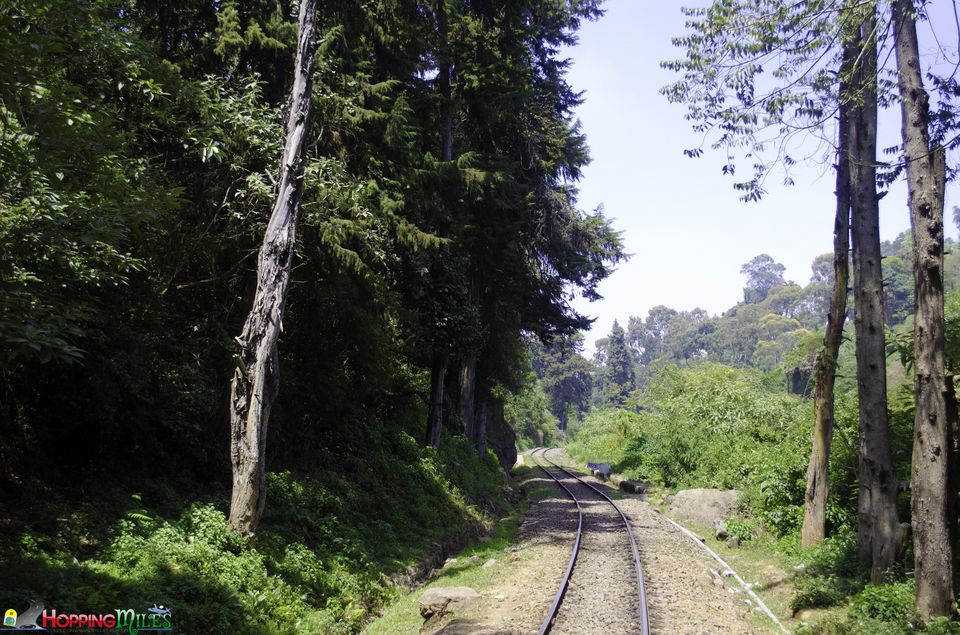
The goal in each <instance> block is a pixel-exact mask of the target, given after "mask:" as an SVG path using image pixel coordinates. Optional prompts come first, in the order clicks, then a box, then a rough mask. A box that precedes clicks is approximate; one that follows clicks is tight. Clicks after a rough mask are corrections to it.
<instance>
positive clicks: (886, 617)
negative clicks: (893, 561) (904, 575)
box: [850, 580, 916, 622]
mask: <svg viewBox="0 0 960 635" xmlns="http://www.w3.org/2000/svg"><path fill="white" fill-rule="evenodd" d="M915 602H916V589H915V588H914V583H913V580H909V581H907V582H899V583H896V584H882V585H876V584H868V585H867V586H866V588H864V589H863V591H861V592H860V593H859V594H858V595H857V597H855V598H854V600H853V603H851V605H850V613H851V615H854V616H859V617H869V618H873V619H877V620H881V621H884V622H905V621H907V620H908V619H910V618H911V617H912V616H913V608H914V603H915Z"/></svg>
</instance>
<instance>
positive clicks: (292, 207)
mask: <svg viewBox="0 0 960 635" xmlns="http://www.w3.org/2000/svg"><path fill="white" fill-rule="evenodd" d="M316 51H317V38H316V2H315V0H303V2H302V4H301V5H300V31H299V38H298V42H297V57H296V62H295V66H294V77H293V88H292V89H291V90H290V113H289V118H288V119H287V124H286V138H285V142H284V148H283V157H282V159H281V162H280V186H279V189H278V191H277V199H276V201H275V202H274V205H273V210H272V211H271V213H270V222H269V224H268V225H267V230H266V233H265V235H264V238H263V245H262V246H261V247H260V255H259V259H258V261H257V291H256V295H255V296H254V300H253V308H251V310H250V313H249V315H248V316H247V320H246V322H245V323H244V326H243V332H242V333H241V334H240V337H239V338H237V341H238V342H239V343H240V352H239V353H238V354H237V355H236V360H237V369H236V371H235V372H234V374H233V381H232V382H231V384H230V431H231V439H230V462H231V464H232V467H233V492H232V495H231V498H230V519H229V522H230V525H231V526H232V527H234V528H235V529H236V530H237V531H240V532H241V533H244V534H247V535H249V534H253V533H254V532H255V531H256V529H257V525H258V523H259V522H260V516H261V514H263V507H264V503H265V502H266V465H265V462H266V461H265V458H266V444H267V423H268V422H269V418H270V407H271V406H272V405H273V400H274V399H275V398H276V396H277V391H278V390H279V381H280V375H279V371H280V366H279V359H278V356H277V339H278V338H279V335H280V331H281V329H282V320H283V307H284V303H285V301H286V298H287V286H288V284H289V282H290V266H291V264H292V262H293V254H294V250H295V243H296V230H297V217H298V215H299V212H300V199H301V197H302V196H303V171H304V148H305V145H304V138H305V137H306V134H307V128H308V124H309V118H310V93H311V86H312V70H313V58H314V56H315V55H316Z"/></svg>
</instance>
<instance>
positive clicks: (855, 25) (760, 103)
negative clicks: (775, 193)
mask: <svg viewBox="0 0 960 635" xmlns="http://www.w3.org/2000/svg"><path fill="white" fill-rule="evenodd" d="M687 13H688V14H690V15H692V16H695V17H696V18H697V19H696V20H693V21H691V22H689V23H688V26H689V27H690V28H691V29H692V31H693V33H692V34H691V35H689V36H687V37H685V38H678V39H677V40H676V43H677V44H678V45H679V46H682V47H684V48H685V49H686V51H687V58H686V59H685V60H681V61H677V62H668V63H667V64H666V66H667V67H668V68H672V69H674V70H678V71H682V72H684V77H683V80H681V81H679V82H677V83H675V84H673V85H671V86H668V87H667V88H666V89H664V92H666V94H667V96H668V98H670V99H671V100H673V101H683V102H685V103H687V104H688V109H689V114H690V118H691V119H693V120H694V121H695V127H696V129H697V130H699V131H701V132H704V133H709V132H712V131H717V132H718V133H719V135H718V138H717V140H716V141H715V142H714V144H713V145H714V147H715V148H723V149H726V150H727V151H728V158H727V162H726V164H725V165H724V168H723V170H724V172H725V173H727V174H734V173H735V171H736V165H735V160H736V158H739V157H740V156H743V158H746V159H748V160H750V161H751V162H752V164H753V175H752V178H750V179H749V180H746V181H741V182H738V183H735V184H734V187H735V188H736V189H738V190H740V191H741V192H743V195H742V197H741V198H743V199H745V200H757V199H759V198H760V197H761V196H762V195H763V192H764V190H763V183H764V180H765V179H766V178H767V176H768V175H769V173H770V171H771V169H772V167H773V166H775V165H778V164H779V165H782V166H783V167H784V170H785V171H786V172H787V174H786V176H785V182H787V183H788V184H789V183H792V180H791V179H790V176H789V167H790V166H791V165H793V163H794V162H795V160H794V159H792V158H791V157H790V156H789V154H788V153H787V150H786V148H787V146H788V141H789V140H790V139H791V137H793V136H794V135H801V134H808V133H812V134H814V135H818V136H820V137H821V138H822V136H823V130H824V129H825V127H826V125H827V124H828V122H829V121H830V120H831V119H832V115H833V113H834V112H835V111H836V109H837V104H838V94H837V92H838V91H837V87H838V84H839V81H838V80H842V81H846V82H847V83H848V85H849V88H850V95H851V102H852V103H853V107H852V108H851V112H850V117H849V128H850V131H849V136H850V147H851V157H852V159H851V206H852V210H853V211H852V215H851V218H852V220H851V223H852V229H853V253H854V287H855V293H854V305H855V309H856V310H855V316H856V320H855V323H856V326H857V329H856V331H857V362H858V363H857V368H858V386H859V390H860V415H861V428H860V432H861V435H860V436H861V445H860V448H861V470H860V472H861V477H860V509H859V523H858V544H859V551H860V557H861V559H862V560H863V561H864V563H865V564H868V565H870V567H871V577H872V578H873V579H874V580H878V579H880V578H882V576H883V575H884V573H885V571H886V570H887V568H888V566H889V564H890V563H891V562H892V559H893V557H894V556H895V553H896V541H897V534H898V532H897V522H896V520H897V519H896V506H895V502H896V481H895V479H894V475H893V469H892V458H891V453H890V439H889V437H890V433H889V429H888V426H887V414H886V382H885V376H886V356H885V349H884V342H883V296H882V286H883V285H882V274H881V269H880V251H879V235H878V233H877V227H878V220H877V210H878V207H877V199H878V197H877V191H876V167H877V162H876V120H877V117H876V109H877V100H878V98H877V37H876V33H877V31H876V29H874V28H873V27H875V26H876V25H877V21H876V4H875V3H873V2H868V3H852V2H832V3H796V2H788V1H783V0H765V1H763V2H752V1H746V0H735V1H723V2H721V1H718V2H714V3H713V4H711V5H710V7H708V8H706V9H689V10H687ZM851 36H855V37H852V41H853V43H854V46H856V47H857V50H858V54H857V62H856V63H855V64H853V65H852V68H851V69H850V77H843V76H842V75H841V73H840V72H838V70H837V66H838V63H839V61H840V59H841V57H842V47H838V46H837V44H838V43H843V42H846V41H849V40H850V39H851ZM770 69H773V70H770ZM768 71H769V76H770V77H771V78H772V80H773V81H766V79H767V75H765V73H767V72H768ZM771 127H775V128H776V129H777V131H778V132H779V134H778V135H777V136H776V137H775V139H776V141H775V142H774V143H773V144H771V143H770V141H769V138H762V137H761V136H760V135H759V133H760V131H763V130H767V129H769V128H771ZM705 138H706V137H705ZM771 145H772V146H773V148H774V151H773V152H772V154H773V158H772V160H767V161H764V160H763V159H761V158H760V157H761V155H763V154H764V153H765V152H767V151H768V148H769V147H770V146H771ZM686 152H687V154H689V155H690V156H699V155H700V154H701V150H700V149H699V148H695V149H692V150H688V151H686ZM735 155H737V156H735ZM747 306H750V305H747Z"/></svg>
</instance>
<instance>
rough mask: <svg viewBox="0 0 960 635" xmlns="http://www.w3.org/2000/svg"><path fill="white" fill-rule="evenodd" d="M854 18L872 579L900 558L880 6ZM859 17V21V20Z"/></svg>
mask: <svg viewBox="0 0 960 635" xmlns="http://www.w3.org/2000/svg"><path fill="white" fill-rule="evenodd" d="M861 10H862V15H857V14H856V13H855V14H854V18H853V19H854V20H855V22H854V34H855V35H854V41H855V44H854V46H856V47H857V49H858V58H859V61H858V62H857V63H856V64H855V65H854V68H853V69H852V70H851V79H850V85H851V90H852V91H854V94H855V95H856V96H857V100H856V102H855V103H854V105H853V107H852V108H851V112H850V117H849V137H850V205H851V210H852V212H851V228H852V235H853V287H854V291H853V293H854V326H855V327H856V339H857V351H856V353H857V388H858V394H859V404H860V494H859V501H858V506H857V507H858V517H857V548H858V552H859V556H860V561H861V562H862V563H863V564H865V565H868V566H869V567H870V578H871V579H872V580H873V581H874V582H880V581H882V580H883V579H885V577H886V575H887V570H888V569H889V568H890V566H891V565H892V564H893V561H894V558H895V557H896V554H897V547H898V539H899V531H900V530H899V523H898V520H897V480H896V474H895V473H894V469H893V454H892V451H891V446H890V426H889V422H888V418H887V373H886V342H885V340H884V319H883V273H882V271H881V265H880V261H881V260H880V259H881V256H880V222H879V217H880V205H879V197H878V196H877V35H876V34H877V14H876V11H877V8H876V4H875V3H873V2H869V3H866V4H865V5H864V6H863V7H862V9H861ZM858 18H859V19H858Z"/></svg>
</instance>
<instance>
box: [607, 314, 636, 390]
mask: <svg viewBox="0 0 960 635" xmlns="http://www.w3.org/2000/svg"><path fill="white" fill-rule="evenodd" d="M604 376H605V378H606V385H605V387H604V401H605V403H606V404H607V405H609V406H613V407H616V408H622V407H623V406H625V405H626V404H627V399H628V398H629V397H630V393H631V392H633V388H634V375H633V360H632V359H630V351H629V350H628V349H627V342H626V337H625V335H624V332H623V327H621V326H620V325H619V324H618V323H617V321H616V320H614V321H613V328H612V329H611V330H610V339H609V341H608V342H607V363H606V367H605V368H604Z"/></svg>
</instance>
